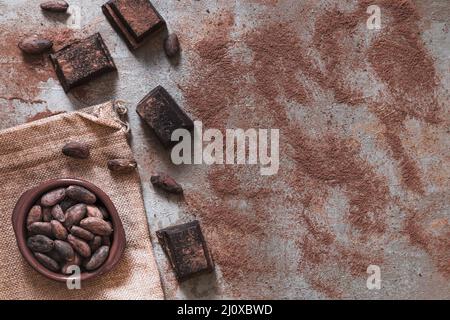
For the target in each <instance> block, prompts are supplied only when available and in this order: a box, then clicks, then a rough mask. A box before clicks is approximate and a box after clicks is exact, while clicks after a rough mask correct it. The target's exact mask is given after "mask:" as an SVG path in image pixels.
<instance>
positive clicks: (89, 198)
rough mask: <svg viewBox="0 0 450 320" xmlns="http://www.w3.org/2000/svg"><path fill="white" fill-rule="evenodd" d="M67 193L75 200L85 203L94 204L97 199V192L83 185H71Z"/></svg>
mask: <svg viewBox="0 0 450 320" xmlns="http://www.w3.org/2000/svg"><path fill="white" fill-rule="evenodd" d="M66 194H67V196H68V197H70V198H71V199H73V200H76V201H79V202H83V203H85V204H94V203H95V202H96V201H97V197H96V196H95V194H93V193H92V192H90V191H89V190H88V189H86V188H83V187H81V186H70V187H68V188H67V190H66Z"/></svg>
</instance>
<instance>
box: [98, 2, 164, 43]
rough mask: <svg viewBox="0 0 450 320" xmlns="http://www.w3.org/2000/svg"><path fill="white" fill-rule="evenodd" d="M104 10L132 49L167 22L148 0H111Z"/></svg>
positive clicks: (103, 7)
mask: <svg viewBox="0 0 450 320" xmlns="http://www.w3.org/2000/svg"><path fill="white" fill-rule="evenodd" d="M102 11H103V13H104V14H105V16H106V18H107V19H108V21H109V22H110V23H111V25H112V26H113V28H114V29H115V30H116V31H117V32H118V33H119V34H120V35H121V36H122V38H123V39H124V40H125V42H126V44H127V45H128V48H130V50H134V49H137V48H138V47H140V46H141V45H142V44H143V43H144V41H145V40H146V39H147V37H148V36H149V35H150V34H152V33H154V32H156V31H158V30H160V29H161V28H162V27H163V26H165V24H166V22H165V21H164V19H163V18H162V17H161V16H160V15H159V13H158V11H156V9H155V8H154V7H153V5H152V4H151V3H150V1H148V0H110V1H108V2H107V3H105V4H104V5H103V6H102Z"/></svg>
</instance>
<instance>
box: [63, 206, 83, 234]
mask: <svg viewBox="0 0 450 320" xmlns="http://www.w3.org/2000/svg"><path fill="white" fill-rule="evenodd" d="M85 216H86V205H85V204H84V203H80V204H76V205H74V206H73V207H70V208H69V209H67V211H66V220H65V221H64V226H65V227H66V228H67V229H70V228H71V227H72V226H73V225H74V224H78V223H79V222H80V221H81V220H82V219H83V218H84V217H85Z"/></svg>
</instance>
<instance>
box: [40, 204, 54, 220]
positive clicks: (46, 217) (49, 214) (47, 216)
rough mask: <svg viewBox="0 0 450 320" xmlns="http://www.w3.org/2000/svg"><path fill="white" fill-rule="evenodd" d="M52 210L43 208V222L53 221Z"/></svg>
mask: <svg viewBox="0 0 450 320" xmlns="http://www.w3.org/2000/svg"><path fill="white" fill-rule="evenodd" d="M52 219H53V217H52V208H49V207H44V208H42V221H44V222H50V221H52Z"/></svg>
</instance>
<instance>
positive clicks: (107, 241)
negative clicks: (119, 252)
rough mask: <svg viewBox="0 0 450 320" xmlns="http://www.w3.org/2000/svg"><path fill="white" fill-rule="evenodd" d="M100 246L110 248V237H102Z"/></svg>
mask: <svg viewBox="0 0 450 320" xmlns="http://www.w3.org/2000/svg"><path fill="white" fill-rule="evenodd" d="M102 245H104V246H111V237H110V236H103V237H102Z"/></svg>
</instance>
